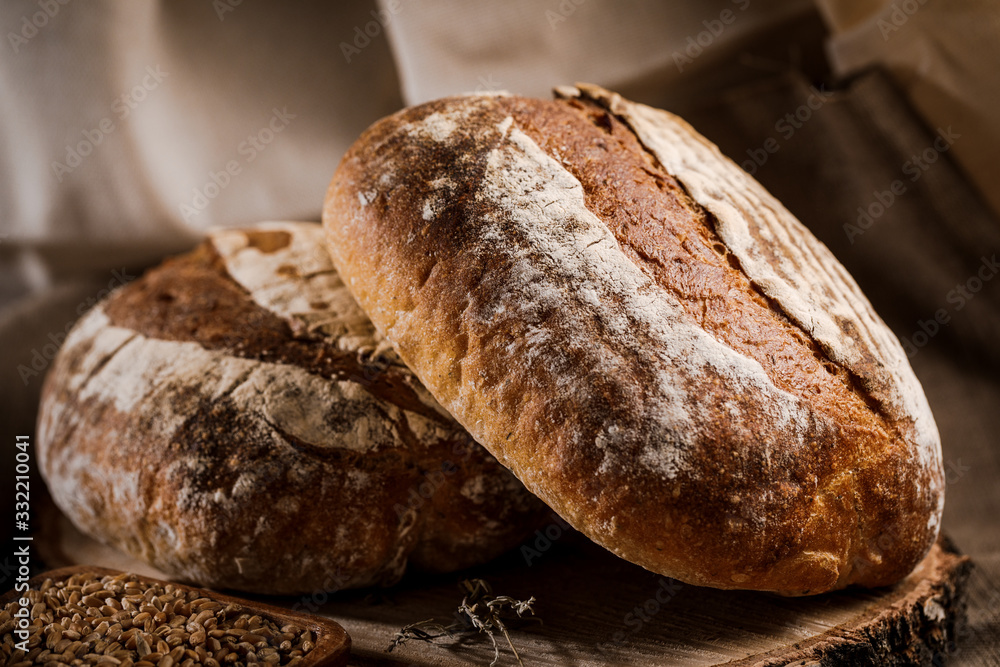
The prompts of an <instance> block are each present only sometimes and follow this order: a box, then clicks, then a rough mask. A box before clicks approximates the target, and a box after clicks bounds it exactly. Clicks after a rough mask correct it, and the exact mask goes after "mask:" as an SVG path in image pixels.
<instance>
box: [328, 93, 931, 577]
mask: <svg viewBox="0 0 1000 667" xmlns="http://www.w3.org/2000/svg"><path fill="white" fill-rule="evenodd" d="M556 97H557V99H556V100H554V101H539V100H533V99H525V98H521V97H516V96H507V95H502V94H501V95H470V96H462V97H453V98H448V99H443V100H438V101H433V102H429V103H427V104H422V105H420V106H417V107H414V108H410V109H405V110H403V111H401V112H399V113H397V114H395V115H393V116H390V117H388V118H386V119H383V120H381V121H379V122H378V123H376V124H375V125H373V126H372V127H371V128H369V129H368V130H367V131H366V132H365V133H364V135H363V136H362V137H361V138H360V139H359V140H358V141H357V142H356V143H355V144H354V146H353V147H352V148H351V149H350V150H349V152H348V153H347V155H346V156H345V157H344V159H343V161H342V162H341V164H340V166H339V168H338V169H337V172H336V174H335V176H334V178H333V182H332V184H331V186H330V189H329V191H328V194H327V199H326V203H325V207H324V214H323V220H324V224H325V227H326V229H327V237H328V239H329V248H330V250H331V254H332V256H333V260H334V264H335V265H336V266H337V268H338V270H339V271H340V273H341V275H342V276H343V277H344V279H345V281H346V282H347V284H348V287H349V288H350V290H351V292H352V293H353V295H354V296H355V297H356V298H357V300H358V302H359V303H360V305H361V306H362V308H363V309H364V310H365V311H366V312H367V314H368V315H369V316H370V317H371V319H372V320H373V321H374V323H375V325H376V326H377V327H378V329H379V330H380V331H382V332H384V334H385V336H386V339H387V340H389V341H391V343H392V345H393V347H394V348H395V349H396V350H397V352H398V353H399V354H400V356H401V357H402V359H403V360H404V361H405V362H406V363H407V364H408V365H409V367H410V368H411V369H413V371H414V372H415V373H416V375H417V376H418V377H419V378H420V380H421V381H422V382H423V384H424V385H425V386H426V387H427V388H428V389H429V390H430V392H431V393H432V394H433V395H434V397H435V398H436V399H437V400H438V401H439V402H440V403H441V404H442V405H443V406H444V407H445V408H447V409H448V411H449V412H451V413H452V414H453V415H454V416H455V417H456V418H457V419H458V421H459V422H461V423H462V424H463V425H464V426H465V427H466V428H467V429H468V430H469V431H470V432H471V433H472V435H473V436H474V437H475V438H476V439H477V440H478V441H479V442H481V443H482V444H483V445H485V446H486V447H487V448H488V449H489V450H490V451H491V452H492V453H493V454H494V455H495V456H496V457H497V458H498V459H499V460H500V461H501V462H502V463H503V464H504V465H506V466H508V467H509V468H510V469H511V470H512V471H513V472H514V473H515V474H516V475H517V476H518V477H519V478H520V479H521V481H523V482H524V484H525V485H526V486H527V488H528V489H529V490H531V491H532V492H534V493H535V494H537V495H538V496H539V497H540V498H541V499H542V500H544V501H545V502H546V503H548V504H549V505H550V506H551V507H552V508H553V509H554V510H556V511H557V512H558V513H559V514H560V515H561V516H562V517H564V518H565V519H566V520H567V521H568V522H569V523H570V524H572V525H573V526H574V527H576V528H577V529H579V530H580V531H582V532H583V533H585V534H586V535H588V536H589V537H590V538H591V539H593V540H594V541H596V542H597V543H599V544H601V545H603V546H604V547H606V548H607V549H609V550H611V551H612V552H614V553H616V554H618V555H619V556H621V557H622V558H625V559H628V560H630V561H632V562H634V563H637V564H639V565H642V566H643V567H646V568H648V569H650V570H653V571H655V572H659V573H662V574H665V575H669V576H672V577H676V578H678V579H681V580H683V581H686V582H691V583H694V584H698V585H704V586H713V587H719V588H745V589H758V590H769V591H776V592H778V593H782V594H787V595H803V594H812V593H819V592H822V591H828V590H831V589H836V588H841V587H844V586H848V585H851V584H858V585H864V586H879V585H884V584H889V583H892V582H894V581H897V580H898V579H900V578H902V577H903V576H905V575H906V574H907V573H908V572H909V571H910V570H911V569H912V567H913V566H914V565H915V564H916V563H917V562H918V561H919V560H920V559H921V558H922V557H923V556H924V554H925V553H926V552H927V550H928V549H929V548H930V546H931V544H932V543H933V541H934V539H935V537H936V535H937V532H938V524H939V520H940V516H941V510H942V505H943V497H944V488H943V483H942V479H943V477H942V467H941V453H940V443H939V436H938V433H937V428H936V426H935V423H934V418H933V416H932V415H931V412H930V409H929V407H928V404H927V401H926V399H925V397H924V394H923V390H922V388H921V387H920V384H919V383H918V381H917V379H916V377H915V376H914V374H913V372H912V370H911V368H910V367H909V364H908V362H907V359H906V356H905V355H904V353H903V350H902V349H901V347H900V344H899V342H898V340H897V339H896V338H895V337H894V336H893V334H892V333H891V332H890V331H889V329H888V328H887V327H886V326H885V324H884V323H883V322H882V321H881V320H880V319H879V317H878V316H877V315H876V314H875V313H874V312H873V310H872V307H871V305H870V304H869V303H868V301H867V300H866V299H865V297H864V296H863V294H862V293H861V291H860V289H859V288H858V286H857V285H856V284H855V282H854V281H853V280H852V278H851V277H850V276H849V275H848V274H847V272H846V271H845V270H844V268H843V267H842V266H841V265H840V264H839V263H838V262H837V260H836V259H835V258H834V257H833V256H832V254H831V253H830V252H829V251H828V250H827V248H826V247H825V246H823V245H822V244H821V243H820V242H819V241H818V240H817V239H816V238H814V237H813V235H812V234H811V233H810V232H809V231H808V230H807V229H806V228H805V227H804V226H803V225H802V224H801V223H800V222H799V221H798V220H796V219H795V218H794V217H793V216H792V215H791V213H789V212H788V210H786V209H785V208H784V207H783V206H782V205H781V204H780V203H779V202H778V201H776V200H775V199H774V197H772V196H771V195H770V194H769V193H768V192H766V191H765V190H764V189H763V187H761V186H760V185H759V184H758V183H757V182H756V181H754V180H753V179H752V178H751V177H749V176H748V175H747V174H746V173H744V172H743V171H742V170H741V169H740V168H739V167H737V166H736V165H735V164H734V163H733V162H731V161H730V160H728V159H727V158H725V157H724V156H722V155H721V154H720V152H719V151H718V149H717V148H716V147H715V146H714V145H712V144H711V143H709V142H708V141H707V140H706V139H704V138H703V137H701V136H700V135H698V134H697V133H696V132H695V131H694V130H693V129H692V128H691V127H690V126H688V125H687V124H686V123H684V122H683V121H682V120H680V119H678V118H677V117H675V116H673V115H671V114H669V113H666V112H664V111H659V110H656V109H652V108H649V107H646V106H643V105H640V104H635V103H632V102H629V101H627V100H625V99H623V98H621V97H620V96H618V95H616V94H614V93H611V92H608V91H606V90H603V89H601V88H598V87H595V86H585V85H581V86H578V87H573V88H562V89H559V90H557V96H556Z"/></svg>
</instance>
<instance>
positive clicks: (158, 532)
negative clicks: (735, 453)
mask: <svg viewBox="0 0 1000 667" xmlns="http://www.w3.org/2000/svg"><path fill="white" fill-rule="evenodd" d="M38 457H39V458H38V460H39V466H40V469H41V473H42V475H43V477H44V478H45V480H46V482H47V484H48V487H49V489H50V491H51V493H52V496H53V498H54V499H55V502H56V503H57V504H58V506H59V507H60V508H61V509H62V510H63V511H64V512H65V513H66V514H67V515H68V516H69V518H70V519H72V521H73V522H74V523H75V524H76V525H77V526H79V527H80V529H82V530H83V531H84V532H86V533H88V534H90V535H92V536H94V537H96V538H98V539H100V540H102V541H104V542H106V543H109V544H111V545H113V546H116V547H118V548H120V549H121V550H123V551H125V552H127V553H129V554H131V555H133V556H135V557H138V558H140V559H142V560H145V561H147V562H148V563H151V564H152V565H154V566H156V567H157V568H159V569H160V570H162V571H164V572H167V573H169V574H171V575H174V576H176V577H179V578H182V579H186V580H189V581H193V582H196V583H198V584H201V585H207V586H213V587H225V588H234V589H240V590H245V591H254V592H260V593H281V594H289V593H298V592H309V591H316V590H321V589H327V590H330V589H340V588H350V587H359V586H367V585H375V584H382V585H385V584H390V583H392V582H394V581H396V580H397V579H399V577H400V576H401V575H402V574H403V570H404V569H405V568H406V566H407V563H408V562H409V563H413V564H414V565H415V566H417V567H420V568H423V569H427V570H433V571H450V570H454V569H459V568H463V567H467V566H470V565H473V564H477V563H481V562H484V561H486V560H488V559H491V558H493V557H494V556H496V555H498V554H499V553H501V552H502V551H504V550H506V549H508V548H510V547H512V546H514V545H516V544H517V543H518V542H519V541H520V540H521V539H523V538H524V537H525V536H526V535H527V534H529V533H530V532H531V531H532V530H533V529H534V528H536V527H537V525H538V521H539V518H540V516H541V512H542V511H543V510H544V506H543V505H542V504H541V503H540V502H539V501H538V500H537V499H536V498H535V497H534V496H532V495H531V494H530V493H528V492H527V491H525V489H524V487H523V486H522V485H521V483H520V482H518V480H517V479H516V478H515V477H514V476H513V475H511V474H510V472H509V471H507V470H506V469H505V468H504V467H503V466H501V465H499V464H498V463H497V462H496V460H495V459H494V458H493V457H492V456H490V455H489V453H488V452H486V451H485V450H484V449H482V447H480V446H479V445H477V444H476V443H475V442H474V441H473V440H472V438H470V437H469V435H468V433H467V432H466V431H465V430H464V429H462V427H461V426H459V425H458V424H457V423H456V422H455V421H454V420H453V419H452V418H451V416H450V415H449V414H448V413H447V412H445V411H444V410H443V409H442V408H441V406H440V405H439V404H438V403H437V402H436V401H435V400H434V399H433V398H432V397H431V396H430V395H429V394H428V393H427V391H426V390H425V389H424V388H423V387H422V386H421V385H420V383H419V381H417V380H416V378H415V377H414V376H413V374H412V373H411V372H410V371H409V370H408V369H407V368H406V367H405V366H404V365H403V364H402V363H401V362H400V360H399V358H398V357H397V356H396V355H395V353H394V352H393V351H392V349H391V348H390V347H389V346H388V345H386V344H385V342H384V341H383V340H382V339H381V337H380V336H379V335H378V334H377V333H376V331H375V330H374V328H373V327H372V325H371V322H370V321H369V320H368V319H367V318H366V317H365V315H364V313H363V312H362V311H361V310H360V309H359V308H358V306H357V304H356V303H355V302H354V301H353V300H352V299H351V297H350V295H349V294H348V292H347V290H346V288H345V287H344V285H343V283H342V282H341V280H340V278H339V277H338V275H337V273H336V271H335V270H334V269H333V266H332V265H331V263H330V259H329V255H328V254H327V252H326V249H325V247H324V241H323V231H322V228H321V227H320V225H318V224H310V223H270V224H264V225H260V226H257V227H253V228H248V229H241V230H229V231H217V232H215V233H213V234H211V235H210V237H209V238H208V239H207V240H206V241H205V242H204V243H203V244H202V245H201V246H200V247H198V248H197V249H196V250H195V251H193V252H191V253H189V254H187V255H183V256H181V257H178V258H174V259H171V260H168V261H167V262H165V263H164V264H162V265H161V266H159V267H157V268H155V269H153V270H151V271H149V272H148V273H147V274H146V275H145V276H143V277H142V278H140V279H138V280H136V281H135V282H133V283H130V284H129V285H127V286H125V287H123V288H121V289H120V290H118V291H116V292H114V293H113V294H112V295H111V296H110V297H109V298H108V299H106V300H104V301H102V302H101V303H99V304H98V305H97V306H96V307H95V308H94V309H93V310H92V311H90V312H89V313H88V314H86V316H85V317H84V318H83V319H82V320H81V321H80V322H79V323H78V324H77V325H76V327H75V328H74V329H73V330H72V331H71V332H70V334H69V336H68V337H67V339H66V341H65V344H64V345H63V348H62V349H61V351H60V353H59V355H58V357H57V358H56V359H55V362H54V365H53V367H52V369H51V372H50V373H49V375H48V377H47V379H46V383H45V386H44V389H43V398H42V403H41V414H40V417H39V428H38Z"/></svg>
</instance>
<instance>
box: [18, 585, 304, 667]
mask: <svg viewBox="0 0 1000 667" xmlns="http://www.w3.org/2000/svg"><path fill="white" fill-rule="evenodd" d="M24 597H26V598H27V599H28V600H30V601H31V608H30V611H29V615H28V621H29V627H28V628H27V630H28V633H29V634H28V637H27V644H26V645H25V644H24V643H22V641H23V635H21V636H18V635H17V634H16V633H15V630H16V629H18V627H19V626H18V622H19V618H18V617H17V616H16V614H17V612H18V610H19V609H20V608H21V605H20V599H15V600H14V601H12V602H9V603H8V604H6V605H5V606H4V608H3V610H0V637H2V641H3V644H2V647H0V665H8V666H17V667H21V666H22V665H23V666H25V667H26V666H27V665H36V664H40V663H45V664H48V665H51V666H53V667H58V665H108V666H111V665H115V666H119V667H154V666H159V667H194V666H195V665H204V666H205V667H221V666H223V665H233V666H234V667H235V666H237V665H250V664H254V663H258V664H263V665H266V664H270V665H297V664H299V663H300V662H302V660H303V656H305V655H306V654H307V653H309V651H311V650H312V649H313V647H314V643H315V641H316V637H315V636H314V635H313V633H312V632H310V631H309V630H308V629H304V628H300V627H298V626H295V625H285V626H283V627H279V626H278V625H277V624H275V623H274V622H272V621H270V620H268V619H264V618H261V617H260V616H257V615H252V614H250V613H248V612H246V611H244V610H243V608H242V607H241V606H239V605H237V604H226V603H222V602H219V601H217V600H213V599H211V598H209V597H204V596H202V595H201V594H199V593H198V592H197V591H188V590H186V589H183V588H180V587H175V586H173V585H172V584H166V585H160V584H153V583H148V582H145V581H143V580H142V579H141V578H140V577H137V576H136V575H134V574H120V575H118V576H113V577H112V576H103V577H102V576H100V575H98V574H95V573H81V574H75V575H73V576H71V577H69V578H68V579H65V580H60V581H53V580H52V579H46V580H45V581H44V582H43V583H42V585H41V586H40V587H39V588H38V589H32V590H29V591H27V592H26V593H24ZM22 613H23V612H22ZM20 627H21V628H22V630H23V629H24V628H23V625H22V626H20ZM18 644H20V646H21V648H18ZM24 647H26V648H27V651H25V650H23V648H24Z"/></svg>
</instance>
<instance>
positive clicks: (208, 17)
mask: <svg viewBox="0 0 1000 667" xmlns="http://www.w3.org/2000/svg"><path fill="white" fill-rule="evenodd" d="M0 25H2V27H3V31H2V32H3V40H4V43H3V44H2V45H0V119H2V122H0V307H2V309H0V371H2V374H0V392H2V393H0V399H2V400H0V418H2V424H3V443H4V444H3V447H4V448H5V449H4V451H6V449H8V448H9V447H10V446H11V443H12V442H13V440H14V438H13V435H14V434H15V433H31V432H33V420H34V414H35V410H36V407H37V400H38V393H39V390H40V387H41V382H42V379H43V376H44V370H45V368H46V366H47V364H48V360H49V359H50V358H51V356H52V354H54V351H55V349H56V346H57V344H58V342H59V340H61V337H62V336H63V335H64V332H65V330H66V328H67V327H68V326H70V325H71V324H72V322H73V320H74V319H75V318H76V317H78V315H79V314H80V313H81V312H83V310H84V309H85V308H86V307H88V305H89V304H91V303H93V302H94V300H95V299H96V298H99V297H100V296H101V295H102V294H103V293H105V292H106V290H107V289H108V288H109V287H115V286H117V285H120V284H121V283H123V282H127V281H128V280H130V279H131V278H132V277H133V276H135V275H137V274H138V273H139V272H140V270H141V268H142V267H144V266H148V265H149V264H151V263H154V262H156V261H159V259H161V258H162V257H163V256H164V255H166V254H169V253H174V252H179V251H182V250H184V249H186V248H189V247H190V246H191V245H192V244H193V243H194V242H195V241H196V240H197V239H198V237H199V236H200V235H201V234H202V233H203V231H204V230H205V229H207V228H208V227H210V226H212V225H237V224H245V223H252V222H255V221H259V220H264V219H318V217H319V211H320V206H321V203H322V200H323V194H324V191H325V188H326V185H327V183H328V181H329V179H330V176H331V175H332V173H333V171H334V169H335V168H336V165H337V163H338V161H339V159H340V156H341V155H342V153H343V152H344V150H345V149H346V148H347V147H348V146H349V145H350V143H351V142H352V141H353V140H354V138H356V136H357V135H358V134H359V133H360V132H361V131H362V130H363V129H364V128H365V127H366V126H367V125H368V124H369V123H371V122H372V121H374V120H376V119H377V118H379V117H381V116H383V115H386V114H388V113H391V112H392V111H394V110H396V109H398V108H400V107H401V106H403V105H405V104H410V103H417V102H421V101H424V100H428V99H432V98H434V97H438V96H442V95H447V94H453V93H458V92H466V91H476V90H497V89H506V90H509V91H511V92H516V93H521V94H528V95H537V96H547V95H548V91H549V89H550V88H551V87H552V86H553V85H556V84H561V83H571V82H573V81H581V80H582V81H592V82H596V83H599V84H601V85H604V86H607V87H609V88H613V89H616V90H619V91H620V92H622V93H623V94H626V95H628V96H631V97H633V98H635V99H638V100H639V101H644V102H648V103H652V104H656V105H659V106H665V107H666V108H669V109H671V110H674V111H677V112H679V113H681V114H682V115H684V116H685V117H686V118H687V119H688V120H689V121H690V122H692V123H693V124H694V125H695V126H696V127H697V128H698V129H699V130H700V131H702V132H703V133H705V134H706V135H707V136H709V138H711V139H712V140H714V141H716V142H717V143H719V145H720V147H721V148H722V149H723V150H724V152H726V153H727V154H729V155H730V156H731V157H733V158H734V159H735V160H736V161H737V162H740V163H741V164H743V166H744V167H745V168H746V169H748V170H749V171H751V172H753V173H754V175H755V176H756V177H757V178H758V179H760V180H761V181H762V182H763V183H764V185H765V186H767V187H768V188H769V189H771V190H772V191H773V192H774V193H775V194H776V195H778V197H779V198H780V199H782V200H783V201H784V202H785V203H786V204H787V205H788V206H789V208H790V209H791V210H792V211H793V212H794V213H796V214H797V215H798V216H799V217H800V218H801V219H802V220H803V222H804V223H805V224H807V225H808V226H810V227H811V228H812V229H813V230H814V232H815V233H816V234H817V235H818V236H819V237H820V238H821V239H822V240H823V241H824V242H826V243H827V244H828V245H829V246H830V247H831V249H832V250H833V251H834V252H835V254H837V256H838V257H839V258H840V259H841V260H842V261H843V262H844V263H845V265H847V267H848V268H849V269H850V270H851V271H852V273H853V274H854V275H855V276H856V277H857V278H858V280H859V282H860V283H861V285H862V287H863V288H864V289H865V291H866V293H867V294H868V295H869V296H870V298H871V300H872V301H873V303H874V304H875V306H876V308H877V309H878V310H879V312H880V313H882V314H883V316H884V317H885V319H886V320H887V322H888V323H889V324H890V326H892V327H893V328H894V330H895V331H896V333H897V334H898V335H899V336H900V337H901V338H902V339H903V341H904V345H908V346H909V347H908V349H910V350H912V353H913V354H912V357H911V360H912V363H913V365H914V367H915V369H916V371H917V374H918V375H919V376H920V378H921V380H922V381H923V382H924V386H925V388H926V390H927V393H928V396H929V399H930V401H931V405H932V407H933V408H934V411H935V415H936V418H937V420H938V423H939V427H940V429H941V432H942V438H943V443H944V455H945V460H946V462H947V466H948V469H949V487H948V499H947V507H946V514H945V523H944V528H945V530H946V531H947V532H948V533H949V534H950V535H951V536H952V537H954V538H955V540H956V542H957V543H958V545H959V547H960V548H962V549H963V550H965V551H966V552H967V553H969V554H971V555H972V556H973V557H974V559H975V561H976V563H977V566H978V568H977V570H976V571H975V574H974V575H973V580H972V599H971V606H970V623H971V625H970V631H969V633H968V634H967V636H966V637H965V638H964V639H963V643H962V645H961V647H960V649H959V650H958V652H957V653H956V654H955V655H954V656H953V661H952V664H968V665H987V664H996V662H995V660H996V656H997V652H998V639H997V637H998V636H1000V620H998V618H997V611H996V610H997V608H998V606H1000V589H998V587H997V586H998V583H1000V530H998V526H997V517H1000V481H998V480H1000V446H998V443H997V435H996V434H997V433H998V432H1000V409H998V408H1000V383H998V380H997V377H998V376H997V371H998V370H1000V351H998V350H1000V346H998V345H997V342H998V334H1000V279H997V280H994V277H995V273H996V272H997V271H1000V269H994V268H993V267H994V266H995V261H996V260H995V259H993V258H994V256H995V255H994V254H995V253H998V252H1000V225H998V223H997V220H998V218H997V213H998V211H1000V188H998V187H997V186H998V185H1000V167H998V166H997V164H998V163H997V159H996V158H997V156H998V155H1000V115H998V114H997V113H996V111H995V110H996V109H997V108H1000V74H998V70H1000V68H998V67H997V64H998V63H1000V40H998V39H997V35H998V34H1000V6H998V5H997V4H996V3H995V2H993V1H991V0H948V2H944V1H943V0H892V1H888V0H816V2H813V1H812V0H709V1H707V2H706V1H701V2H696V1H694V0H689V1H687V2H655V1H649V2H640V1H638V0H627V1H622V0H619V1H614V0H540V1H532V0H513V1H509V2H502V3H501V2H495V3H491V2H476V3H473V2H466V3H462V2H457V1H456V0H381V1H380V2H378V3H377V4H376V3H375V2H365V1H350V2H338V3H322V2H316V1H308V2H295V3H267V4H264V3H253V2H250V1H249V0H242V1H241V0H214V1H212V2H209V1H194V0H180V1H176V0H175V1H172V2H168V1H166V0H163V1H161V2H152V1H150V2H112V1H110V0H94V1H91V2H86V3H84V2H81V1H80V0H7V1H5V2H4V3H2V4H0ZM818 81H824V82H826V83H825V85H824V86H822V87H820V88H816V87H813V86H814V84H815V82H818ZM8 483H9V482H8V480H6V479H4V480H3V481H2V484H3V485H4V486H3V487H2V488H0V492H2V494H3V497H12V495H13V493H12V492H11V493H8V492H7V490H8V487H7V486H6V485H8ZM8 587H9V586H8V584H7V583H6V582H0V589H6V588H8Z"/></svg>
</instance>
